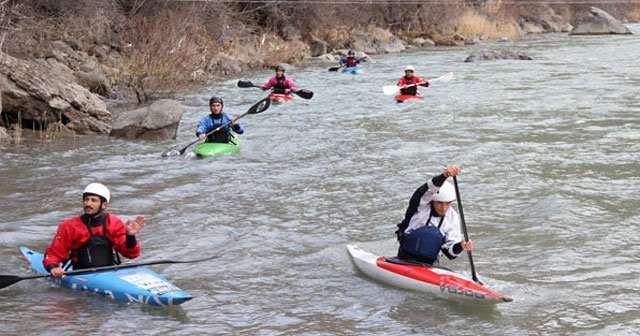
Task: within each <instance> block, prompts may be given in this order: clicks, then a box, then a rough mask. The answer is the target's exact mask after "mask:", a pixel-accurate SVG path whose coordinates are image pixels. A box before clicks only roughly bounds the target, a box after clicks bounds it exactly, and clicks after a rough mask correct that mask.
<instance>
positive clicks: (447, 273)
mask: <svg viewBox="0 0 640 336" xmlns="http://www.w3.org/2000/svg"><path fill="white" fill-rule="evenodd" d="M347 249H348V250H349V254H351V258H353V261H354V263H355V265H356V267H357V268H358V269H359V270H360V271H362V272H363V273H364V274H366V275H367V276H369V277H371V278H373V279H375V280H378V281H380V282H384V283H386V284H389V285H392V286H395V287H399V288H404V289H409V290H415V291H420V292H428V293H432V294H435V295H436V296H438V297H441V298H445V299H454V300H458V301H469V302H473V303H501V302H511V301H513V299H512V298H511V297H508V296H506V295H502V294H499V293H496V292H493V291H491V290H489V289H487V288H485V287H483V286H481V285H479V284H477V283H475V282H474V281H473V280H471V279H469V278H467V277H465V276H464V275H462V274H458V273H455V272H453V271H451V270H448V269H446V268H442V267H432V266H423V265H412V264H409V263H402V261H400V260H398V259H397V258H395V257H381V256H376V255H374V254H372V253H369V252H367V251H364V250H362V249H361V248H359V247H357V246H355V245H347Z"/></svg>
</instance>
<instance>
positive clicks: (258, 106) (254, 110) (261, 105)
mask: <svg viewBox="0 0 640 336" xmlns="http://www.w3.org/2000/svg"><path fill="white" fill-rule="evenodd" d="M269 106H271V99H269V98H264V99H262V100H260V101H259V102H257V103H255V104H253V106H251V107H250V108H249V110H248V111H247V114H258V113H262V112H264V111H266V110H267V109H268V108H269Z"/></svg>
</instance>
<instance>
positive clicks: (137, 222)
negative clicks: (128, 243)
mask: <svg viewBox="0 0 640 336" xmlns="http://www.w3.org/2000/svg"><path fill="white" fill-rule="evenodd" d="M125 226H126V228H127V235H129V236H133V235H135V234H136V233H138V231H140V229H142V227H144V216H139V215H138V216H136V218H134V219H133V220H131V219H130V220H128V221H127V223H126V224H125Z"/></svg>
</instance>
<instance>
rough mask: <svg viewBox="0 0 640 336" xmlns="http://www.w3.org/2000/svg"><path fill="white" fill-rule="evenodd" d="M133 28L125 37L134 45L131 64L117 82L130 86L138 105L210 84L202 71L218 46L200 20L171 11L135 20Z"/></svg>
mask: <svg viewBox="0 0 640 336" xmlns="http://www.w3.org/2000/svg"><path fill="white" fill-rule="evenodd" d="M175 22H180V23H181V24H180V25H176V24H175ZM131 26H132V28H133V27H135V29H129V30H128V31H127V34H126V35H125V39H126V41H128V42H129V43H130V44H131V45H130V47H128V48H127V49H125V54H126V55H127V60H126V62H125V64H124V65H123V66H122V67H121V68H120V71H119V72H118V74H117V75H116V78H115V80H116V81H117V82H124V83H126V85H128V86H130V87H131V88H132V89H133V90H134V92H135V94H136V98H137V99H138V102H145V101H148V100H151V99H156V98H159V97H167V96H171V93H172V92H173V93H175V92H178V91H180V90H179V89H180V88H183V87H185V86H189V85H194V84H199V83H203V82H204V81H206V79H207V78H206V76H204V74H203V73H202V72H201V69H204V68H206V66H207V62H208V61H209V59H210V58H211V57H212V55H213V54H214V53H215V52H216V51H217V49H218V45H217V41H215V40H212V39H210V38H209V37H208V34H207V32H206V31H205V30H204V29H203V27H204V26H205V25H204V23H203V22H201V21H200V16H197V15H194V13H193V12H191V11H188V10H186V11H185V10H183V11H179V12H174V11H172V10H170V9H168V8H167V9H165V10H161V11H159V12H156V13H154V14H149V15H144V16H138V17H134V18H133V19H132V20H131Z"/></svg>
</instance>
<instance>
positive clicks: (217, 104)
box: [196, 97, 244, 143]
mask: <svg viewBox="0 0 640 336" xmlns="http://www.w3.org/2000/svg"><path fill="white" fill-rule="evenodd" d="M209 108H210V109H211V114H209V115H207V116H205V117H204V118H202V120H200V124H198V128H197V129H196V136H197V137H198V138H200V139H202V140H205V139H206V140H207V141H206V142H219V143H228V142H229V141H230V139H231V130H232V129H233V131H234V132H236V133H238V134H242V133H244V129H243V128H242V126H240V124H238V123H237V122H236V118H231V117H229V116H228V115H227V114H226V113H222V109H223V108H224V102H223V101H222V98H219V97H211V99H210V100H209ZM222 125H224V126H223V127H222V128H220V129H219V130H217V131H215V132H213V133H211V132H212V131H213V130H215V129H216V128H218V127H220V126H222ZM209 133H211V134H209Z"/></svg>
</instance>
